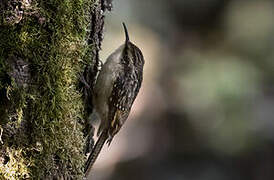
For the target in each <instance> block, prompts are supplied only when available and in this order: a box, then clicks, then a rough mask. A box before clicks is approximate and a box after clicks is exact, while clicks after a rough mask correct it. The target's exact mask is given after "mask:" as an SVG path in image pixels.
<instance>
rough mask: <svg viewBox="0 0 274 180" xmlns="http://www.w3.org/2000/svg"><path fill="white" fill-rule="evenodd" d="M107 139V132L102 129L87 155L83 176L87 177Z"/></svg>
mask: <svg viewBox="0 0 274 180" xmlns="http://www.w3.org/2000/svg"><path fill="white" fill-rule="evenodd" d="M107 139H108V133H107V131H103V132H102V133H101V135H100V137H99V138H98V140H97V141H96V144H95V146H94V147H93V149H92V151H91V153H90V155H89V157H88V160H87V162H86V164H85V176H86V177H87V176H88V174H89V172H90V170H91V168H92V166H93V164H94V163H95V161H96V159H97V157H98V155H99V154H100V152H101V149H102V148H103V146H104V144H105V142H106V140H107Z"/></svg>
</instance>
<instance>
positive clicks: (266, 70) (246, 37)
mask: <svg viewBox="0 0 274 180" xmlns="http://www.w3.org/2000/svg"><path fill="white" fill-rule="evenodd" d="M121 22H125V23H126V24H127V26H128V30H129V34H130V39H131V40H132V42H134V43H135V44H136V45H137V46H139V47H140V49H141V50H142V51H143V54H144V57H145V60H146V64H145V72H144V82H143V86H142V88H141V91H140V93H139V96H138V97H137V99H136V101H135V103H134V107H133V109H132V112H131V114H130V117H129V119H128V120H127V122H126V123H125V125H124V127H123V128H122V129H121V131H120V132H119V133H118V135H117V136H116V137H115V138H114V140H113V142H112V144H111V146H110V147H109V148H108V147H105V148H104V149H103V152H102V153H101V154H100V156H99V158H98V160H97V162H96V164H95V167H94V169H93V174H92V176H91V177H90V178H91V179H94V180H154V179H155V180H273V179H274V121H273V118H274V61H273V58H274V51H273V50H274V35H273V34H274V2H273V1H270V0H114V1H113V10H112V11H111V12H110V13H107V15H106V25H105V37H104V42H103V47H102V52H101V59H102V60H103V61H104V60H105V59H106V58H107V56H108V55H109V54H110V53H111V52H112V51H114V50H115V49H116V48H117V47H118V46H119V45H120V44H122V43H123V42H124V33H123V29H122V26H121Z"/></svg>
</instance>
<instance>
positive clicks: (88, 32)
mask: <svg viewBox="0 0 274 180" xmlns="http://www.w3.org/2000/svg"><path fill="white" fill-rule="evenodd" d="M107 7H108V5H107V3H106V2H105V1H104V0H100V1H96V0H46V1H43V0H1V2H0V138H1V139H0V179H27V178H30V179H81V178H82V176H83V165H84V162H85V153H84V151H87V150H84V147H85V144H86V141H85V139H86V136H88V137H89V138H88V142H87V143H88V144H90V142H92V135H91V136H90V134H91V133H92V132H90V129H91V127H89V126H88V123H86V122H85V121H86V120H85V119H87V118H86V117H87V114H88V113H89V112H90V111H91V110H92V103H91V101H90V95H91V90H90V89H89V90H88V89H86V88H81V87H80V86H79V84H80V83H79V77H80V75H81V74H83V71H84V76H85V79H86V80H87V82H88V83H89V84H91V87H92V84H93V83H94V78H95V74H96V72H97V68H96V67H97V64H98V60H99V56H98V52H99V49H100V44H101V41H102V28H103V22H104V16H103V13H102V12H104V11H105V9H106V8H107ZM83 97H84V98H83ZM86 147H87V149H89V148H90V146H86Z"/></svg>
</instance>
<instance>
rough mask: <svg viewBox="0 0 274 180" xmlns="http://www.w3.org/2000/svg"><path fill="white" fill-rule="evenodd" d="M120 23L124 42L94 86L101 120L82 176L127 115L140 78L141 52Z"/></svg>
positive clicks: (137, 90)
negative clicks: (124, 38)
mask: <svg viewBox="0 0 274 180" xmlns="http://www.w3.org/2000/svg"><path fill="white" fill-rule="evenodd" d="M123 26H124V30H125V36H126V41H125V44H123V45H121V46H120V47H119V48H118V49H117V50H116V51H115V52H114V53H112V54H111V55H110V56H109V57H108V58H107V61H106V63H105V64H104V65H103V67H102V70H101V71H100V73H99V75H98V78H97V81H96V85H95V88H94V107H95V110H96V112H97V114H98V115H99V117H100V120H101V123H100V126H99V130H98V136H99V138H98V140H97V142H96V144H95V146H94V147H93V149H92V152H91V154H90V156H89V158H88V160H87V162H86V166H85V174H86V176H87V174H88V173H89V171H90V169H91V167H92V165H93V164H94V162H95V161H96V159H97V157H98V155H99V153H100V151H101V149H102V147H103V145H104V144H105V142H106V141H107V143H108V145H110V143H111V141H112V139H113V137H114V136H115V135H116V134H117V133H118V132H119V130H120V129H121V127H122V125H123V124H124V123H125V121H126V119H127V118H128V115H129V113H130V110H131V107H132V104H133V102H134V100H135V98H136V96H137V94H138V92H139V89H140V87H141V84H142V80H143V66H144V57H143V54H142V52H141V50H140V49H139V48H138V47H137V46H136V45H134V44H133V43H131V42H130V41H129V36H128V31H127V28H126V26H125V24H124V23H123Z"/></svg>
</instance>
